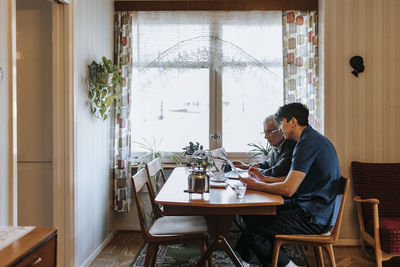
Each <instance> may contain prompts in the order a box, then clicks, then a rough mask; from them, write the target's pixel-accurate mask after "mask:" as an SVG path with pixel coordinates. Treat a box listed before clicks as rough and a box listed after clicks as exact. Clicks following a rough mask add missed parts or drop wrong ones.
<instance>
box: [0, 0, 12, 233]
mask: <svg viewBox="0 0 400 267" xmlns="http://www.w3.org/2000/svg"><path fill="white" fill-rule="evenodd" d="M8 11H9V1H4V0H2V1H0V68H1V69H2V70H3V74H4V75H3V76H4V77H3V80H0V225H8V224H9V223H10V221H11V218H10V211H9V208H10V199H9V196H10V192H9V179H8V177H9V171H8V169H9V167H8V164H9V162H8V157H9V156H8V151H9V139H8V131H9V125H8V123H9V118H8V116H9V94H8V92H9V81H8V75H9V73H8V60H9V57H8V49H9V47H8V42H9V38H8V28H9V14H8Z"/></svg>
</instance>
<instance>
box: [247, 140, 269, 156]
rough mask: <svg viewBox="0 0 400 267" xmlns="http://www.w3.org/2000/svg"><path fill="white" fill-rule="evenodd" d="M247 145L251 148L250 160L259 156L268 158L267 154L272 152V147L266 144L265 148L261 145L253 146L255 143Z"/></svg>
mask: <svg viewBox="0 0 400 267" xmlns="http://www.w3.org/2000/svg"><path fill="white" fill-rule="evenodd" d="M247 145H248V146H250V147H252V149H251V150H250V151H249V153H251V156H250V158H249V159H252V158H254V157H257V156H260V155H264V156H268V154H269V153H270V152H271V150H272V146H270V145H269V143H268V142H267V144H266V145H265V147H264V146H263V145H259V144H255V143H250V144H247Z"/></svg>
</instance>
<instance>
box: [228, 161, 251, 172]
mask: <svg viewBox="0 0 400 267" xmlns="http://www.w3.org/2000/svg"><path fill="white" fill-rule="evenodd" d="M232 164H233V165H234V166H235V167H236V168H241V169H243V170H247V169H248V168H249V166H248V165H247V164H244V163H243V162H241V161H240V160H234V161H232Z"/></svg>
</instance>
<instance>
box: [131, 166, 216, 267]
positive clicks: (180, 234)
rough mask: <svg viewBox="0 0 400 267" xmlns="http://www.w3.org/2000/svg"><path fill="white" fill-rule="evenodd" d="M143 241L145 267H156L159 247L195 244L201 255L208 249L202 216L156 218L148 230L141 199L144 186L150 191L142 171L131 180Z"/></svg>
mask: <svg viewBox="0 0 400 267" xmlns="http://www.w3.org/2000/svg"><path fill="white" fill-rule="evenodd" d="M131 181H132V188H133V193H134V195H135V202H136V207H137V211H138V216H139V222H140V228H141V231H142V235H143V239H144V241H145V242H146V243H147V251H146V258H145V263H144V266H145V267H147V266H154V264H155V261H156V257H157V250H158V246H159V245H169V244H181V243H195V244H198V245H199V246H200V250H201V253H204V252H205V251H206V248H207V242H208V239H207V224H206V221H205V220H204V218H203V217H201V216H185V217H182V216H165V217H160V218H156V219H155V221H154V223H153V224H152V226H151V227H150V228H149V229H148V227H147V226H146V223H145V218H144V213H143V209H142V206H141V200H140V198H139V192H140V191H141V190H142V188H143V187H144V185H146V186H147V189H148V190H150V186H151V185H150V184H149V182H148V179H147V175H146V171H145V170H144V169H141V170H140V171H138V172H137V173H136V174H135V175H134V176H132V178H131Z"/></svg>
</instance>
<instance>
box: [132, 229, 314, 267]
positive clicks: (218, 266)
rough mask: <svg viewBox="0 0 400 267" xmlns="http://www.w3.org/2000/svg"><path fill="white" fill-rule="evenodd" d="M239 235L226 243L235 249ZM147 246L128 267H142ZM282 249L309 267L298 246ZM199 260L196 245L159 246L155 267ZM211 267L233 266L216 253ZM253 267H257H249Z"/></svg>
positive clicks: (185, 266)
mask: <svg viewBox="0 0 400 267" xmlns="http://www.w3.org/2000/svg"><path fill="white" fill-rule="evenodd" d="M239 235H240V233H230V234H229V235H228V238H227V240H228V242H229V244H230V245H231V246H232V248H234V247H235V244H236V242H237V240H238V239H239ZM146 249H147V246H146V245H144V246H143V247H142V249H141V250H140V251H139V253H138V254H137V255H136V257H135V259H134V260H133V262H132V263H131V264H130V265H129V267H142V266H144V260H145V256H146ZM283 249H284V250H285V252H286V254H287V255H288V256H289V258H290V259H291V260H292V261H293V262H294V263H296V264H297V265H299V266H310V264H309V263H308V261H307V257H306V256H305V255H304V252H303V250H302V249H301V247H299V246H295V245H284V246H283ZM199 259H200V249H199V247H198V246H196V245H192V244H185V245H170V246H160V247H159V249H158V253H157V260H156V264H155V266H156V267H172V266H173V267H191V266H195V265H196V263H197V261H198V260H199ZM213 266H214V267H228V266H229V267H230V266H235V265H234V264H233V262H232V261H231V260H230V258H229V257H228V255H227V254H226V253H225V252H224V251H221V250H220V251H216V252H214V253H213ZM250 266H252V267H255V266H257V265H254V264H252V265H250Z"/></svg>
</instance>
